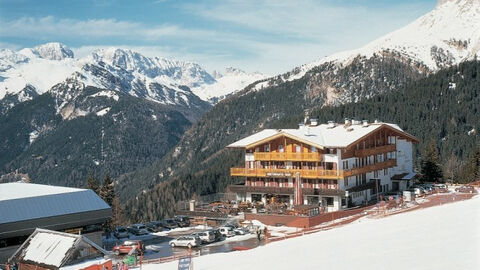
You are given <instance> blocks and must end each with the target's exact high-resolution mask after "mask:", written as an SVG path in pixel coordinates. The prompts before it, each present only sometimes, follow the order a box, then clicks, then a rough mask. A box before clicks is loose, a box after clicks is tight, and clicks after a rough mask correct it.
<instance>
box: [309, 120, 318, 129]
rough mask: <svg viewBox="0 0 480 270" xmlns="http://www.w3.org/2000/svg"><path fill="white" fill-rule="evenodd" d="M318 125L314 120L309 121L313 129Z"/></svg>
mask: <svg viewBox="0 0 480 270" xmlns="http://www.w3.org/2000/svg"><path fill="white" fill-rule="evenodd" d="M317 125H318V121H317V119H315V118H312V119H310V126H312V127H315V126H317Z"/></svg>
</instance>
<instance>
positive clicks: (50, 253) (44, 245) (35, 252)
mask: <svg viewBox="0 0 480 270" xmlns="http://www.w3.org/2000/svg"><path fill="white" fill-rule="evenodd" d="M80 243H83V244H87V245H88V246H90V247H91V248H93V249H95V250H97V251H98V255H97V257H101V258H103V256H105V255H108V252H107V251H105V250H104V249H102V248H101V247H99V246H98V245H97V244H95V243H93V242H92V241H91V240H90V239H88V238H86V237H84V236H82V235H75V234H69V233H63V232H57V231H50V230H45V229H36V230H35V232H33V233H32V235H30V237H29V238H28V239H27V240H26V241H25V242H24V243H23V244H22V246H20V248H18V250H17V251H16V252H15V253H14V254H13V255H12V257H11V258H10V261H12V260H16V261H17V262H20V261H22V262H27V263H30V264H36V265H42V266H48V267H54V268H59V267H61V266H64V265H65V264H68V261H69V259H70V257H71V255H72V253H73V251H74V250H75V248H76V247H78V246H79V244H80ZM89 259H92V258H89Z"/></svg>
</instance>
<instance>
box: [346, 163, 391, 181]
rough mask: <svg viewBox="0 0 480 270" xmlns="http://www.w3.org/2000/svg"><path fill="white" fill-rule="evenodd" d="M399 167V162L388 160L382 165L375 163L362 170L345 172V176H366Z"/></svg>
mask: <svg viewBox="0 0 480 270" xmlns="http://www.w3.org/2000/svg"><path fill="white" fill-rule="evenodd" d="M395 166H397V160H396V159H390V160H386V161H384V162H380V163H375V164H373V165H367V166H364V167H361V168H353V169H351V170H348V171H345V172H344V176H345V177H349V176H352V175H357V174H364V173H368V172H372V171H378V170H383V169H386V168H391V167H395Z"/></svg>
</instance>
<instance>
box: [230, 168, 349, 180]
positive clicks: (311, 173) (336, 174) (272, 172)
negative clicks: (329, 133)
mask: <svg viewBox="0 0 480 270" xmlns="http://www.w3.org/2000/svg"><path fill="white" fill-rule="evenodd" d="M297 172H299V173H300V177H301V178H309V179H339V178H343V171H341V170H338V171H337V170H305V169H260V168H258V169H248V168H231V169H230V175H231V176H248V177H292V178H295V175H296V173H297Z"/></svg>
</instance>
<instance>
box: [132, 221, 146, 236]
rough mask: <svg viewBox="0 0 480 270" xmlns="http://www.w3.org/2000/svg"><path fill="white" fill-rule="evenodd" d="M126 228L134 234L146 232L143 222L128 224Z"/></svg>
mask: <svg viewBox="0 0 480 270" xmlns="http://www.w3.org/2000/svg"><path fill="white" fill-rule="evenodd" d="M127 230H128V231H129V232H130V233H132V234H134V235H145V234H148V230H147V227H145V225H143V224H133V225H130V226H129V227H128V228H127Z"/></svg>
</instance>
